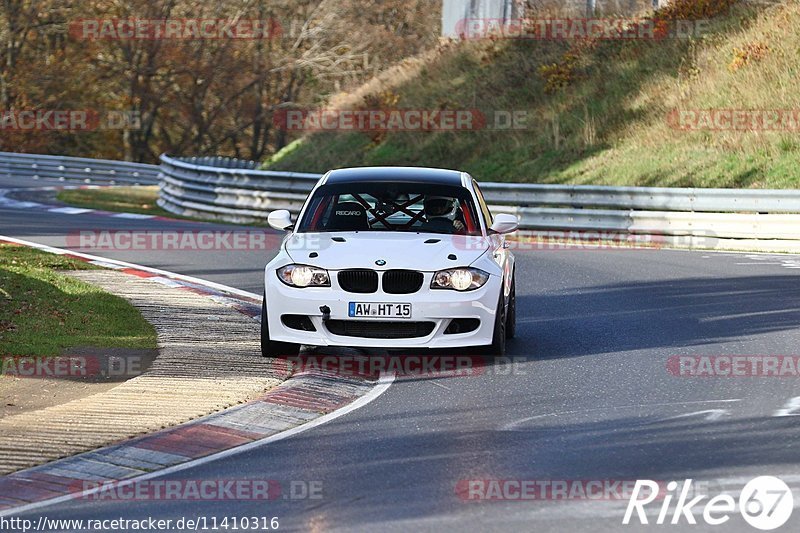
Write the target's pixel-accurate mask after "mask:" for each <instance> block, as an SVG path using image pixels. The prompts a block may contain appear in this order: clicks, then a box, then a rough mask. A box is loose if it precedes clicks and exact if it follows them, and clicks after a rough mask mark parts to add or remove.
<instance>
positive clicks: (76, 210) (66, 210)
mask: <svg viewBox="0 0 800 533" xmlns="http://www.w3.org/2000/svg"><path fill="white" fill-rule="evenodd" d="M48 211H49V212H50V213H61V214H64V215H82V214H83V213H89V212H91V211H94V209H83V208H82V207H54V208H52V209H48Z"/></svg>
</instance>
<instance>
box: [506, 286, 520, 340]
mask: <svg viewBox="0 0 800 533" xmlns="http://www.w3.org/2000/svg"><path fill="white" fill-rule="evenodd" d="M512 276H513V277H512V278H511V292H510V293H509V295H508V310H507V311H506V339H513V338H514V337H515V336H516V335H517V280H516V276H514V275H513V274H512Z"/></svg>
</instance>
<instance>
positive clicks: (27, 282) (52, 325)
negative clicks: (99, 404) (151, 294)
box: [0, 244, 156, 356]
mask: <svg viewBox="0 0 800 533" xmlns="http://www.w3.org/2000/svg"><path fill="white" fill-rule="evenodd" d="M90 268H96V267H94V266H92V265H90V264H87V263H84V262H82V261H78V260H74V259H70V258H68V257H63V256H59V255H54V254H49V253H45V252H40V251H38V250H34V249H31V248H26V247H22V246H14V245H5V244H0V356H51V355H58V354H60V353H61V352H62V351H63V350H64V349H65V348H70V347H74V346H96V347H106V348H141V349H148V348H155V347H156V332H155V329H154V328H153V326H152V325H151V324H150V323H148V322H147V321H146V320H145V319H144V318H143V317H142V315H141V314H140V313H139V311H138V310H137V309H136V308H135V307H133V306H132V305H130V304H129V303H128V302H127V301H125V300H124V299H122V298H120V297H118V296H114V295H112V294H109V293H107V292H105V291H103V290H102V289H99V288H97V287H94V286H92V285H89V284H87V283H83V282H81V281H78V280H76V279H73V278H71V277H69V276H65V275H63V274H60V273H59V272H58V271H59V270H85V269H90Z"/></svg>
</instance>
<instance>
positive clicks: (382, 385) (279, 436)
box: [0, 374, 394, 517]
mask: <svg viewBox="0 0 800 533" xmlns="http://www.w3.org/2000/svg"><path fill="white" fill-rule="evenodd" d="M393 381H394V376H393V375H383V374H381V377H380V379H378V384H377V385H376V386H375V387H373V388H372V389H371V390H370V391H369V392H368V393H366V394H365V395H364V396H362V397H361V398H359V399H357V400H356V401H354V402H353V403H351V404H349V405H346V406H344V407H342V408H341V409H337V410H336V411H332V412H330V413H328V414H326V415H323V416H321V417H319V418H315V419H314V420H312V421H311V422H308V423H305V424H303V425H300V426H297V427H293V428H292V429H287V430H286V431H284V432H282V433H276V434H275V435H271V436H269V437H266V438H264V439H261V440H256V441H253V442H249V443H247V444H243V445H241V446H237V447H236V448H229V449H227V450H224V451H221V452H219V453H215V454H212V455H207V456H205V457H201V458H199V459H193V460H191V461H187V462H185V463H181V464H178V465H175V466H171V467H169V468H165V469H163V470H158V471H156V472H150V473H149V474H144V475H142V476H137V477H131V478H127V479H123V480H121V481H119V482H116V483H115V487H118V488H122V487H126V486H128V485H130V484H132V483H138V482H140V481H146V480H148V479H155V478H159V477H161V476H166V475H169V474H174V473H175V472H180V471H182V470H187V469H189V468H194V467H196V466H200V465H203V464H206V463H211V462H213V461H219V460H220V459H227V458H228V457H232V456H234V455H238V454H240V453H244V452H247V451H250V450H254V449H256V448H260V447H261V446H266V445H268V444H272V443H273V442H278V441H281V440H284V439H288V438H289V437H293V436H295V435H297V434H299V433H303V432H304V431H308V430H309V429H313V428H315V427H317V426H321V425H322V424H326V423H328V422H330V421H332V420H336V419H337V418H339V417H341V416H344V415H346V414H348V413H351V412H353V411H355V410H357V409H361V408H362V407H364V406H365V405H367V404H369V403H372V402H373V401H375V400H376V399H377V398H378V397H379V396H380V395H381V394H383V393H384V392H386V390H387V389H388V388H389V387H390V386H391V384H392V382H393ZM101 490H103V487H102V486H98V487H93V488H91V489H86V490H84V491H82V492H75V493H71V494H66V495H64V496H59V497H57V498H53V499H51V500H45V501H41V502H33V503H30V504H28V505H23V506H20V507H14V508H12V509H6V510H5V511H0V517H3V516H10V515H12V514H13V515H18V514H20V513H25V512H28V511H32V510H34V509H40V508H42V507H49V506H51V505H55V504H57V503H63V502H68V501H71V500H76V499H82V498H85V497H86V496H90V495H92V494H95V493H96V492H99V491H101Z"/></svg>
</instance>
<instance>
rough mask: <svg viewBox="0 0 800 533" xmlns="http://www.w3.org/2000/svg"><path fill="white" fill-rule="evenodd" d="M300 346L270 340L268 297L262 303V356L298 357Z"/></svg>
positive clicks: (265, 296)
mask: <svg viewBox="0 0 800 533" xmlns="http://www.w3.org/2000/svg"><path fill="white" fill-rule="evenodd" d="M299 352H300V346H299V345H297V344H292V343H289V342H279V341H273V340H272V339H270V338H269V322H268V321H267V295H266V294H264V300H263V301H262V303H261V356H262V357H276V358H284V357H291V356H294V355H297V354H298V353H299Z"/></svg>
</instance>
